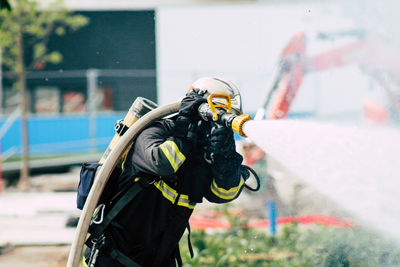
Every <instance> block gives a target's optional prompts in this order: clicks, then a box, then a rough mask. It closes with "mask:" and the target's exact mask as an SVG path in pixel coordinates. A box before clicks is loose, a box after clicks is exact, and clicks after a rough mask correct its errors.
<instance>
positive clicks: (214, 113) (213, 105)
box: [207, 94, 231, 121]
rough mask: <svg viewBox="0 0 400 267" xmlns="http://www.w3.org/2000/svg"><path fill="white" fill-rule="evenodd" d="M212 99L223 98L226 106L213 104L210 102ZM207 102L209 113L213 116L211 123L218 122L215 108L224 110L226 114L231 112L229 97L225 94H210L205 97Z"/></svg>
mask: <svg viewBox="0 0 400 267" xmlns="http://www.w3.org/2000/svg"><path fill="white" fill-rule="evenodd" d="M214 98H224V99H225V100H226V105H225V104H214V103H213V102H212V101H213V99H214ZM207 102H208V105H209V107H210V109H211V112H212V114H213V121H217V120H218V114H217V110H216V109H215V108H226V111H227V112H229V113H230V112H231V97H230V96H229V95H226V94H211V95H209V96H208V97H207Z"/></svg>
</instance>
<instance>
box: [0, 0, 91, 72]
mask: <svg viewBox="0 0 400 267" xmlns="http://www.w3.org/2000/svg"><path fill="white" fill-rule="evenodd" d="M11 5H12V11H8V10H6V9H3V10H0V47H1V48H2V56H3V64H5V65H6V66H7V67H8V68H9V69H10V70H11V71H15V72H17V71H18V70H19V69H18V68H21V66H18V65H17V58H18V53H19V50H18V49H17V46H16V44H17V42H18V38H20V36H22V41H23V47H24V49H23V50H25V49H26V48H27V47H32V49H33V53H32V54H33V58H32V59H31V62H25V66H23V70H32V69H34V67H35V66H37V63H39V62H40V63H42V64H43V63H46V62H49V63H53V64H57V63H60V62H61V61H62V55H61V54H60V53H59V52H57V51H49V50H48V48H47V43H48V41H49V37H50V35H51V34H53V33H55V34H57V35H59V36H61V35H64V34H65V33H66V32H67V31H75V30H77V29H79V28H80V27H82V26H84V25H86V24H87V23H88V19H87V18H86V17H84V16H81V15H73V14H72V13H71V12H70V11H69V10H67V9H66V8H65V7H64V5H63V2H62V1H61V0H56V1H51V2H50V4H48V5H46V6H41V5H40V3H39V1H35V0H32V1H31V0H14V1H11ZM19 71H21V70H19Z"/></svg>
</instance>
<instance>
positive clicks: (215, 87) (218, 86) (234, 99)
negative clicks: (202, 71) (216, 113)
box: [188, 77, 243, 115]
mask: <svg viewBox="0 0 400 267" xmlns="http://www.w3.org/2000/svg"><path fill="white" fill-rule="evenodd" d="M192 89H200V90H207V93H206V94H205V95H204V97H208V96H209V95H210V94H226V95H229V96H230V98H231V109H232V113H235V114H236V115H240V114H242V113H243V111H242V99H241V96H240V92H239V89H238V88H237V87H236V85H234V84H233V83H232V82H231V81H228V80H225V79H220V78H211V77H203V78H200V79H198V80H196V81H195V82H194V83H193V84H192V85H191V86H190V88H189V90H188V91H190V90H192ZM213 102H214V103H215V104H225V105H226V104H227V102H226V100H225V99H224V98H215V99H214V101H213Z"/></svg>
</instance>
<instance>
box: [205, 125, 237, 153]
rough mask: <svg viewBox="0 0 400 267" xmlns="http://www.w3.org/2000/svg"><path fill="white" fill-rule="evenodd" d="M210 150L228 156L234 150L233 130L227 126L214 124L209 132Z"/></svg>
mask: <svg viewBox="0 0 400 267" xmlns="http://www.w3.org/2000/svg"><path fill="white" fill-rule="evenodd" d="M210 143H211V144H210V152H211V153H214V154H215V155H222V156H224V157H225V158H229V157H230V156H231V155H232V154H233V152H235V151H236V147H235V140H234V138H233V131H232V130H231V129H229V128H227V127H223V126H220V125H214V126H213V127H212V129H211V133H210Z"/></svg>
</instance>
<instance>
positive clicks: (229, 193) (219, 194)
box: [211, 178, 244, 200]
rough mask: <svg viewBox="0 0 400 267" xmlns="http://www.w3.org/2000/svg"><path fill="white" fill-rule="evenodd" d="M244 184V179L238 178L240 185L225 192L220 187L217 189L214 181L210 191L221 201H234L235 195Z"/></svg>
mask: <svg viewBox="0 0 400 267" xmlns="http://www.w3.org/2000/svg"><path fill="white" fill-rule="evenodd" d="M243 184H244V179H243V178H240V183H239V185H238V186H236V187H232V188H231V189H229V190H226V189H224V188H222V187H218V185H217V183H216V182H215V179H214V181H213V183H212V184H211V191H212V192H213V194H214V195H216V196H217V197H219V198H222V199H228V200H229V199H234V198H235V197H236V195H237V194H238V193H239V191H240V188H242V186H243Z"/></svg>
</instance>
